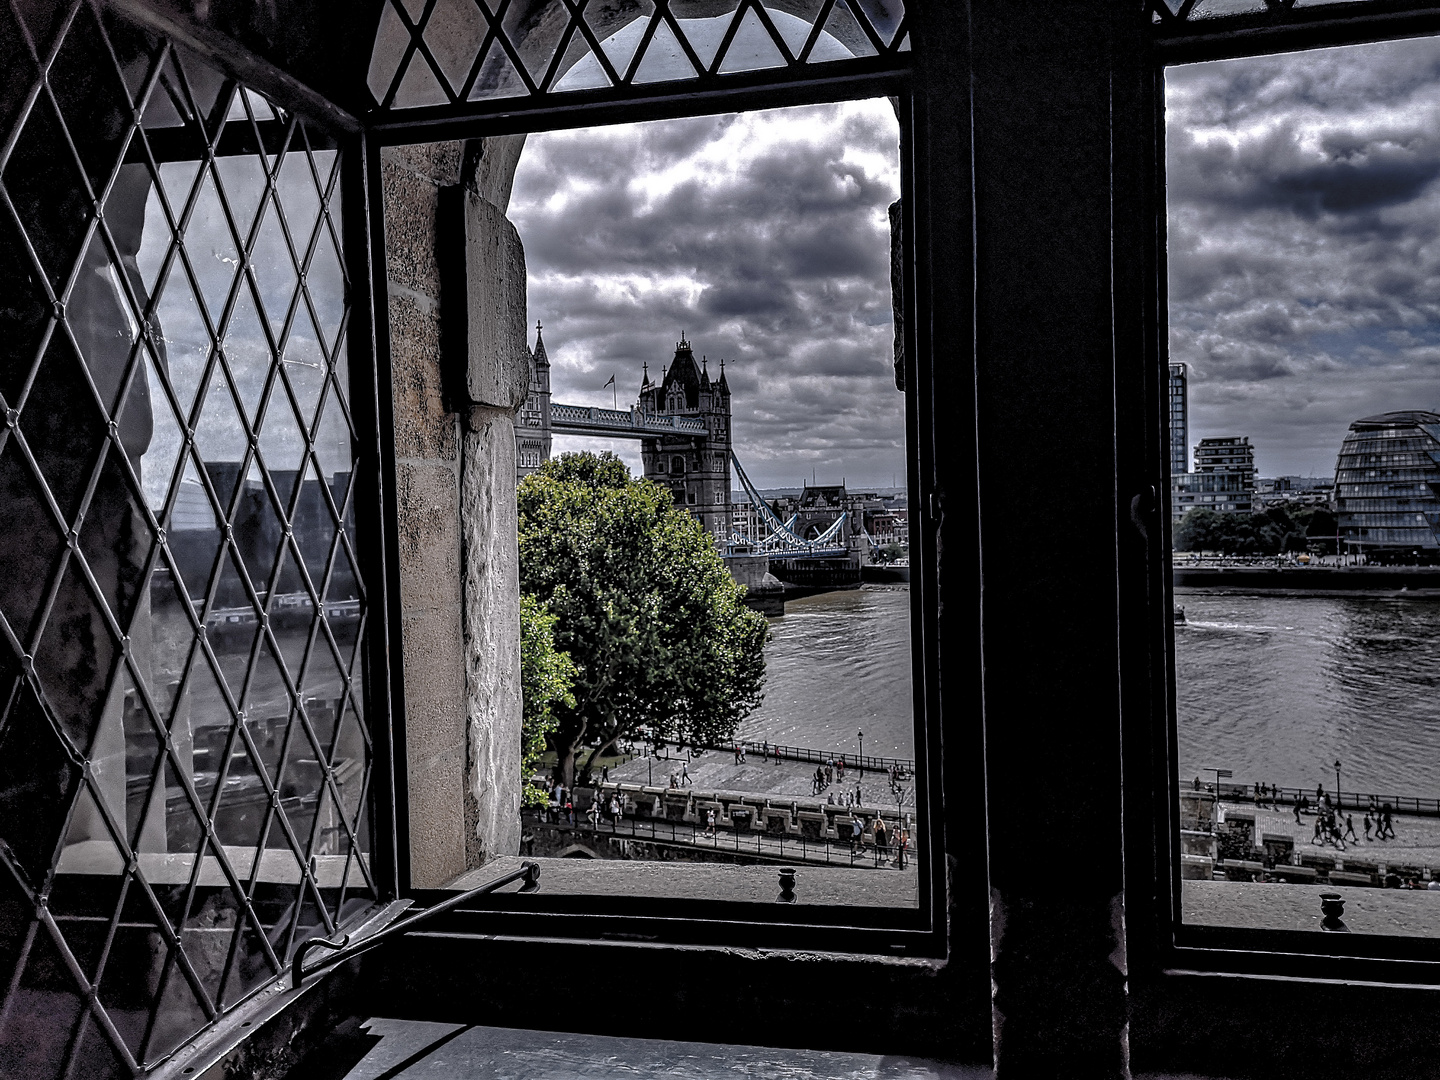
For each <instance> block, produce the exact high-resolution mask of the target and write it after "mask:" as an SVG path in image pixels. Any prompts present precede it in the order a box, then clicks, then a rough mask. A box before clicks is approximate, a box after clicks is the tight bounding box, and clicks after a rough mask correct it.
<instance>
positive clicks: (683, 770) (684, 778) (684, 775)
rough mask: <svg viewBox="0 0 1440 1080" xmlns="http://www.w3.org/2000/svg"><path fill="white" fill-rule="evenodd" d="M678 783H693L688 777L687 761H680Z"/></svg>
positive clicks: (688, 767)
mask: <svg viewBox="0 0 1440 1080" xmlns="http://www.w3.org/2000/svg"><path fill="white" fill-rule="evenodd" d="M680 783H681V785H685V784H690V785H692V786H693V784H694V781H692V780H691V779H690V765H689V763H688V762H684V761H682V762H681V763H680Z"/></svg>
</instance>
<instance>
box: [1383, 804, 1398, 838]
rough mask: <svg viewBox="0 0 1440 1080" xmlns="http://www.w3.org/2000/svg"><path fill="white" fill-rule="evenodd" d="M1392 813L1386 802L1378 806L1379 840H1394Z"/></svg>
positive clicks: (1392, 808)
mask: <svg viewBox="0 0 1440 1080" xmlns="http://www.w3.org/2000/svg"><path fill="white" fill-rule="evenodd" d="M1393 811H1394V807H1392V806H1391V805H1390V804H1389V803H1388V802H1387V803H1382V804H1381V806H1380V839H1381V840H1393V839H1394V838H1395V821H1394V818H1393V817H1392V816H1391V815H1392V813H1393Z"/></svg>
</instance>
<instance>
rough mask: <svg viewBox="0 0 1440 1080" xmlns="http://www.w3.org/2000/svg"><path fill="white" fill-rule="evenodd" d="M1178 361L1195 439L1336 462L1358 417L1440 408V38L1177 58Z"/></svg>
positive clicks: (1173, 190)
mask: <svg viewBox="0 0 1440 1080" xmlns="http://www.w3.org/2000/svg"><path fill="white" fill-rule="evenodd" d="M1165 81H1166V138H1167V162H1166V179H1167V188H1168V200H1169V207H1168V208H1169V215H1168V217H1169V229H1168V245H1169V256H1168V283H1169V301H1170V359H1172V360H1180V361H1185V362H1186V363H1187V364H1188V365H1189V374H1190V382H1189V393H1190V438H1189V443H1190V446H1189V447H1187V455H1188V456H1189V460H1190V461H1191V463H1192V467H1193V460H1194V459H1193V448H1194V446H1195V444H1196V443H1198V442H1199V441H1200V440H1201V439H1202V438H1206V437H1211V436H1224V435H1245V436H1249V438H1250V441H1251V443H1252V444H1253V445H1254V446H1255V463H1256V467H1257V470H1258V472H1259V473H1260V474H1261V475H1264V476H1276V475H1286V474H1295V475H1301V476H1307V475H1316V476H1327V475H1330V474H1332V473H1333V472H1334V470H1335V456H1336V454H1337V452H1338V451H1339V449H1340V443H1341V440H1342V439H1343V438H1344V437H1345V432H1346V431H1347V430H1348V428H1349V426H1350V424H1351V422H1352V421H1354V420H1357V419H1359V418H1361V417H1363V416H1368V415H1372V414H1375V413H1383V412H1394V411H1398V410H1404V409H1437V408H1440V185H1437V184H1436V183H1435V181H1436V179H1437V177H1440V41H1437V40H1435V39H1418V40H1413V41H1394V42H1386V43H1382V44H1376V45H1363V46H1351V47H1347V48H1337V49H1321V50H1313V51H1309V52H1304V53H1293V54H1288V55H1281V56H1267V57H1257V58H1253V59H1242V60H1225V61H1216V62H1213V63H1205V64H1195V65H1189V66H1184V67H1172V68H1169V69H1167V71H1166V76H1165Z"/></svg>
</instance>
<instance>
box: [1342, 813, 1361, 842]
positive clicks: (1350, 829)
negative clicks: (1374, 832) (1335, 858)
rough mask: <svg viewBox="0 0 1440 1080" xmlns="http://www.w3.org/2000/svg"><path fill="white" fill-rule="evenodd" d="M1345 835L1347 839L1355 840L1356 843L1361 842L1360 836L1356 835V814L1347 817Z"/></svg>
mask: <svg viewBox="0 0 1440 1080" xmlns="http://www.w3.org/2000/svg"><path fill="white" fill-rule="evenodd" d="M1345 835H1346V837H1347V838H1348V839H1350V840H1354V841H1355V842H1356V843H1359V842H1360V837H1358V836H1356V835H1355V815H1354V814H1346V815H1345Z"/></svg>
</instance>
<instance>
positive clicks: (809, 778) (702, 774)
mask: <svg viewBox="0 0 1440 1080" xmlns="http://www.w3.org/2000/svg"><path fill="white" fill-rule="evenodd" d="M684 760H685V759H684V758H683V757H679V758H676V757H672V758H671V759H670V760H668V761H667V760H665V759H664V758H655V759H654V760H653V763H652V762H651V761H650V759H647V758H643V757H638V758H635V759H633V760H631V761H628V762H626V763H625V764H623V765H615V766H612V767H611V769H610V780H611V782H612V783H613V782H614V781H617V780H618V781H621V782H622V783H626V784H651V783H653V784H655V785H657V786H659V787H664V786H665V785H667V784H669V783H670V773H671V772H672V771H673V772H674V773H675V774H676V775H677V776H678V775H679V773H680V765H681V763H682V762H684ZM651 764H653V769H652V768H651V767H650V765H651ZM688 768H689V770H690V780H691V783H692V784H693V786H694V787H697V788H699V789H700V790H702V791H733V792H738V793H740V794H743V795H778V796H784V797H787V798H794V799H813V798H819V800H820V801H821V802H824V801H825V798H826V796H827V795H829V794H830V793H832V792H833V793H834V795H835V799H836V801H837V802H838V801H839V800H840V796H841V795H842V794H843V793H845V792H849V793H850V794H851V795H854V794H855V789H856V787H857V785H858V786H859V789H860V793H861V795H862V796H863V798H862V799H861V800H860V805H862V806H875V807H885V806H894V805H895V795H894V793H893V792H892V791H891V790H890V778H889V777H888V776H887V775H886V774H885V773H877V772H873V771H867V772H866V773H865V774H864V775H863V776H862V775H860V773H859V772H857V771H856V770H855V769H847V770H846V771H845V782H844V783H843V784H841V783H839V782H836V783H834V784H832V785H831V786H830V787H828V788H826V789H825V790H824V791H822V792H820V794H819V796H816V795H815V791H814V787H813V781H814V778H815V766H814V765H808V764H806V763H805V762H803V761H781V762H779V763H778V764H777V763H776V762H775V759H774V758H771V759H770V761H769V762H765V761H762V760H761V759H760V757H759V755H757V754H750V755H747V760H746V763H745V764H744V765H736V764H735V755H734V754H732V753H730V752H728V751H720V750H707V751H706V752H705V753H704V754H703V755H701V756H700V757H697V758H695V759H694V760H693V761H691V762H689V763H688ZM652 778H653V779H652ZM904 788H905V800H904V805H905V806H914V805H915V785H914V784H913V782H912V783H907V784H905V785H904Z"/></svg>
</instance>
